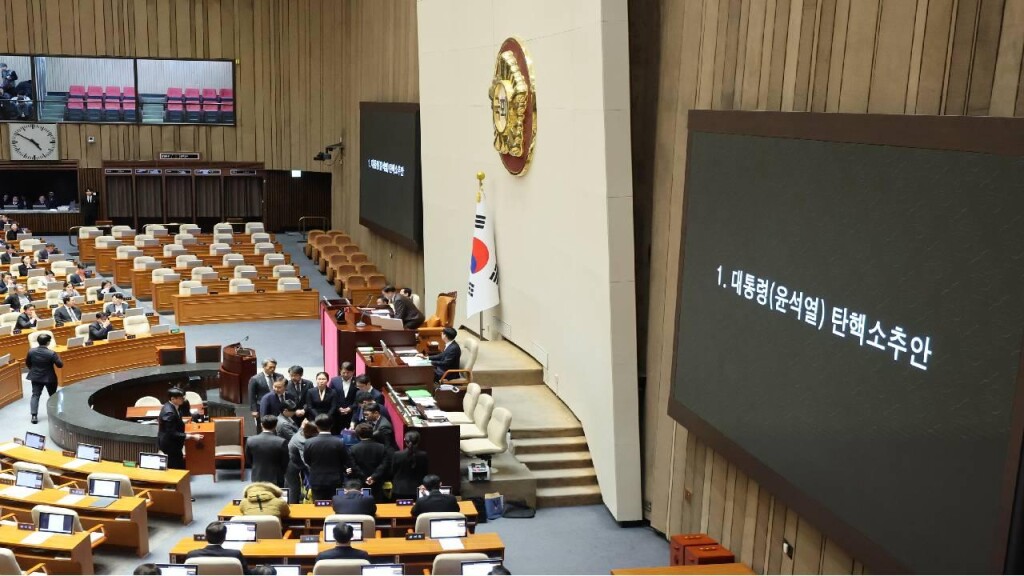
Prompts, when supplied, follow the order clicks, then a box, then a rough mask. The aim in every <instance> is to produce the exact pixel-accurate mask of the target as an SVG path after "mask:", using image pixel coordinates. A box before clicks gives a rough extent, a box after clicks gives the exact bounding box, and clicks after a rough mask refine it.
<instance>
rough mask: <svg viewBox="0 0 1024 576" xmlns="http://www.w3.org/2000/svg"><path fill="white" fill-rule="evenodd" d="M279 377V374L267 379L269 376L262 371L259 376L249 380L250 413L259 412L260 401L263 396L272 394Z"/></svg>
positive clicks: (275, 373)
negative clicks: (271, 389) (268, 393)
mask: <svg viewBox="0 0 1024 576" xmlns="http://www.w3.org/2000/svg"><path fill="white" fill-rule="evenodd" d="M278 376H279V374H278V373H277V372H274V374H273V375H272V376H271V377H270V379H269V380H268V379H267V374H266V373H265V372H263V371H262V370H260V371H259V373H258V374H256V375H255V376H253V377H252V378H250V379H249V411H250V412H259V409H260V400H261V399H262V398H263V395H264V394H266V393H267V392H270V387H271V386H272V385H273V384H274V380H275V379H276V378H277V377H278Z"/></svg>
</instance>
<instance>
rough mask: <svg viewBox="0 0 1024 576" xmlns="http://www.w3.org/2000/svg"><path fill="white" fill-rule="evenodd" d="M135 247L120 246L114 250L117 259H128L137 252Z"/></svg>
mask: <svg viewBox="0 0 1024 576" xmlns="http://www.w3.org/2000/svg"><path fill="white" fill-rule="evenodd" d="M136 251H137V248H135V246H118V247H117V248H114V257H115V258H128V257H129V256H130V255H131V254H132V253H133V252H136Z"/></svg>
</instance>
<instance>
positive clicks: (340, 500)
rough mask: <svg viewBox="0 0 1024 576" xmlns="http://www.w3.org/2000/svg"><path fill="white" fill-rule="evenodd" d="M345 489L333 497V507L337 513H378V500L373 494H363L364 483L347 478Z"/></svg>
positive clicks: (369, 514) (370, 514)
mask: <svg viewBox="0 0 1024 576" xmlns="http://www.w3.org/2000/svg"><path fill="white" fill-rule="evenodd" d="M344 489H345V491H344V492H343V493H341V494H335V495H334V498H332V499H331V507H333V508H334V513H335V514H365V515H367V516H376V515H377V502H376V501H375V500H374V499H373V496H364V495H363V483H362V482H360V481H359V480H354V479H353V480H345V486H344Z"/></svg>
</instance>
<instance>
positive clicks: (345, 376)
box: [329, 361, 359, 430]
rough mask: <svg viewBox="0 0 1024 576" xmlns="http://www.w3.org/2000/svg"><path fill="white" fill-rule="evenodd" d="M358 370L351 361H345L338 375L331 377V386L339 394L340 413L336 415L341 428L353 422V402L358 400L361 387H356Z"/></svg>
mask: <svg viewBox="0 0 1024 576" xmlns="http://www.w3.org/2000/svg"><path fill="white" fill-rule="evenodd" d="M355 375H356V370H355V367H353V366H352V363H351V362H348V361H345V362H342V363H341V367H340V368H339V369H338V375H337V376H335V377H334V378H331V383H330V384H329V386H330V387H331V389H332V390H334V392H335V393H336V394H337V395H338V414H337V416H336V418H337V423H336V426H337V428H338V429H339V430H341V429H345V428H348V427H349V424H351V423H352V404H354V403H355V401H356V392H358V391H359V389H358V388H357V387H356V381H355Z"/></svg>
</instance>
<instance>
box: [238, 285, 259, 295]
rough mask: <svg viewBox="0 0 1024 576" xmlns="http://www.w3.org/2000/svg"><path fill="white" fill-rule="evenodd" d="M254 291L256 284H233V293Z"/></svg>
mask: <svg viewBox="0 0 1024 576" xmlns="http://www.w3.org/2000/svg"><path fill="white" fill-rule="evenodd" d="M255 291H256V286H254V285H253V284H242V285H239V286H235V293H236V294H245V293H250V292H255Z"/></svg>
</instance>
